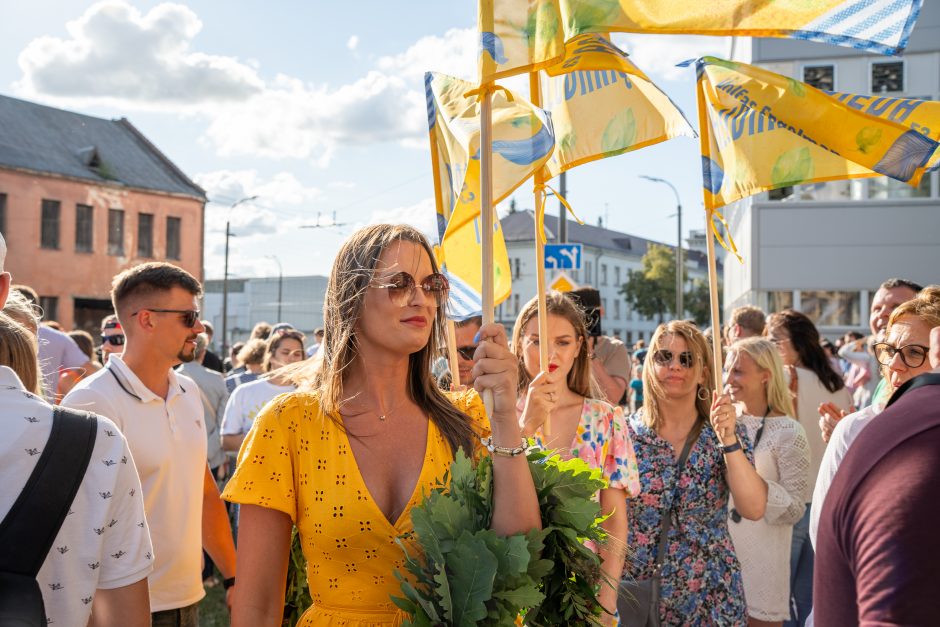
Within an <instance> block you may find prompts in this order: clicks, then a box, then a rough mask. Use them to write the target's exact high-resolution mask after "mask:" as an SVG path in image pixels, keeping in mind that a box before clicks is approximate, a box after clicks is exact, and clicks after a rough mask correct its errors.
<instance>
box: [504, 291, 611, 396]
mask: <svg viewBox="0 0 940 627" xmlns="http://www.w3.org/2000/svg"><path fill="white" fill-rule="evenodd" d="M545 305H546V309H547V310H548V314H549V315H551V316H559V317H561V318H564V319H565V320H567V321H568V322H570V323H571V326H572V327H574V334H575V340H578V339H580V340H581V349H580V350H579V351H578V356H577V357H575V360H574V363H573V364H572V365H571V370H570V371H569V372H568V389H569V390H571V391H572V392H574V393H575V394H580V395H581V396H586V397H588V398H599V399H603V398H604V395H603V393H602V392H601V390H600V388H599V387H598V385H597V382H596V381H595V380H594V376H593V375H592V374H591V358H590V356H589V355H588V343H587V325H586V323H585V320H584V313H583V310H582V309H581V308H580V307H579V306H578V305H576V304H575V303H574V301H572V300H571V299H570V298H568V297H567V296H565V295H564V294H562V293H561V292H555V291H552V292H548V293H547V294H545ZM538 315H539V299H538V297H535V298H533V299H532V300H530V301H529V302H527V303H526V304H525V307H523V308H522V311H520V312H519V315H518V317H516V324H515V326H513V329H512V352H513V353H514V354H515V355H516V358H517V361H518V363H519V387H518V388H517V393H518V394H520V395H522V394H525V393H526V390H527V389H528V387H529V383H531V382H532V377H531V376H530V375H529V373H528V372H527V371H526V368H525V362H524V361H523V354H524V353H525V347H524V346H523V345H522V343H523V341H524V340H525V337H524V336H523V333H525V328H526V325H528V324H529V321H530V320H538ZM536 333H538V329H537V328H536ZM540 339H541V338H540ZM549 352H551V351H549ZM618 400H619V399H618Z"/></svg>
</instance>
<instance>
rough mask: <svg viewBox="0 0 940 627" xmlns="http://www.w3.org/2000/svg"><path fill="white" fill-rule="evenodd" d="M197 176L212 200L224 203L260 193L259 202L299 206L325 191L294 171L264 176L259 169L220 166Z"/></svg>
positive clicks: (270, 204)
mask: <svg viewBox="0 0 940 627" xmlns="http://www.w3.org/2000/svg"><path fill="white" fill-rule="evenodd" d="M193 178H194V180H195V181H196V183H197V184H198V185H199V186H200V187H202V188H203V189H205V190H206V192H207V194H208V195H209V199H210V201H216V200H217V201H218V204H222V205H224V204H226V203H233V202H235V201H237V200H239V199H241V198H247V197H250V196H257V197H258V198H257V200H256V201H255V204H257V205H259V206H263V207H264V206H271V207H280V206H283V205H293V206H297V205H303V204H305V203H308V202H311V201H313V200H316V199H317V198H319V197H320V196H321V194H322V192H321V191H320V190H319V189H317V188H316V187H308V186H306V185H304V184H303V183H302V182H301V181H300V180H298V179H297V177H296V176H294V175H293V174H291V173H290V172H278V173H277V174H275V175H274V176H272V177H271V178H270V179H264V178H262V177H261V176H259V174H258V172H257V170H216V171H214V172H205V173H202V174H197V175H196V176H195V177H193Z"/></svg>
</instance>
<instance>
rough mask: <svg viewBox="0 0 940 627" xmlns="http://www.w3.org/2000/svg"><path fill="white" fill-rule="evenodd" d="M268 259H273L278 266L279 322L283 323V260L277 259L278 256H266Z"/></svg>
mask: <svg viewBox="0 0 940 627" xmlns="http://www.w3.org/2000/svg"><path fill="white" fill-rule="evenodd" d="M265 257H267V258H268V259H273V260H274V262H275V263H276V264H277V321H278V322H283V321H284V320H283V318H281V294H283V292H282V288H283V287H284V270H283V269H282V268H281V260H280V259H278V258H277V255H265Z"/></svg>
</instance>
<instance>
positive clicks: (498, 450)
mask: <svg viewBox="0 0 940 627" xmlns="http://www.w3.org/2000/svg"><path fill="white" fill-rule="evenodd" d="M480 444H482V445H483V446H484V447H486V450H487V451H489V452H490V455H499V456H501V457H516V456H517V455H522V454H524V453H525V452H526V451H528V450H529V441H528V440H526V439H525V438H522V443H521V444H519V446H517V447H516V448H509V447H508V446H496V444H494V443H493V438H492V436H491V437H488V438H480Z"/></svg>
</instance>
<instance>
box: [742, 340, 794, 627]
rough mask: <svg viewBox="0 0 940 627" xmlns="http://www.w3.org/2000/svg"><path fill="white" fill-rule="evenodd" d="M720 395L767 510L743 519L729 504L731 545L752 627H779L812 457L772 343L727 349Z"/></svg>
mask: <svg viewBox="0 0 940 627" xmlns="http://www.w3.org/2000/svg"><path fill="white" fill-rule="evenodd" d="M725 390H726V391H727V393H728V394H729V395H730V397H731V400H732V401H733V402H734V403H735V404H736V406H737V408H738V409H739V411H740V412H741V413H740V415H739V416H738V423H739V424H741V425H743V426H744V428H745V429H746V431H747V435H748V438H750V440H751V442H752V444H753V449H754V465H755V466H756V468H757V473H758V474H759V475H760V476H761V477H762V478H763V479H764V481H766V482H767V511H766V512H765V513H764V517H763V518H761V519H760V520H745V519H743V518H742V517H741V515H740V514H739V513H738V511H737V510H736V509H734V499H732V500H731V503H730V505H731V511H730V518H731V524H730V525H729V529H730V531H731V539H732V540H733V541H734V548H735V551H736V552H737V554H738V559H739V560H740V561H741V574H742V576H743V579H744V596H745V598H746V599H747V611H748V624H749V625H750V627H779V626H780V625H782V624H783V621H784V620H786V619H787V618H789V616H790V543H791V540H792V537H793V525H795V524H796V523H797V522H799V521H800V519H801V518H802V517H803V512H804V511H805V509H806V500H807V493H808V491H809V490H810V489H811V488H810V480H809V479H810V477H809V474H810V452H809V443H808V442H807V440H806V432H805V431H804V430H803V427H802V426H801V425H800V423H799V422H797V421H796V420H794V419H793V401H792V397H791V394H790V390H789V387H788V383H787V379H786V376H785V375H784V374H783V362H782V361H781V359H780V355H779V354H778V352H777V348H776V347H775V346H774V345H773V343H772V342H769V341H767V340H765V339H763V338H756V337H752V338H747V339H744V340H739V341H737V342H735V343H734V344H732V345H731V349H730V350H729V351H728V357H727V361H726V364H725Z"/></svg>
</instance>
